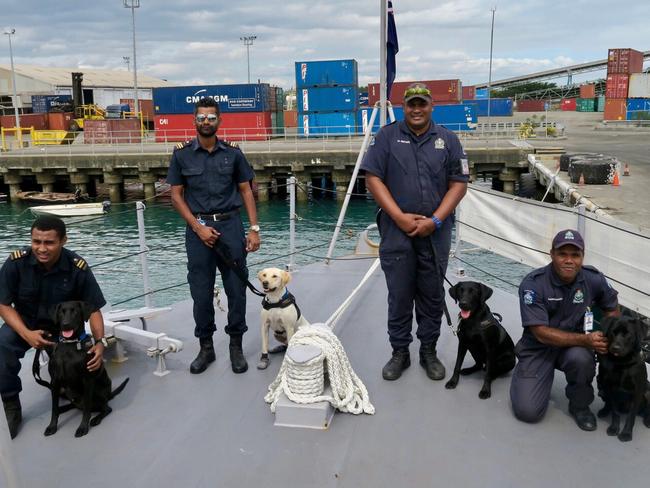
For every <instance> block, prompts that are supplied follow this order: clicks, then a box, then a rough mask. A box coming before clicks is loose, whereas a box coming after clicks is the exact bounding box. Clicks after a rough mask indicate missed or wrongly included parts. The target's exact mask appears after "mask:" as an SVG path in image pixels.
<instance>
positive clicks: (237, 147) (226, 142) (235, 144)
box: [221, 139, 241, 151]
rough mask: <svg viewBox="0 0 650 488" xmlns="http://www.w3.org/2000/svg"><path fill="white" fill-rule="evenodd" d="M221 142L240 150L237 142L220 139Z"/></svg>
mask: <svg viewBox="0 0 650 488" xmlns="http://www.w3.org/2000/svg"><path fill="white" fill-rule="evenodd" d="M221 142H223V143H224V144H225V145H226V146H228V147H232V148H233V149H239V150H240V151H241V149H240V147H239V144H237V143H236V142H233V141H227V140H226V139H221Z"/></svg>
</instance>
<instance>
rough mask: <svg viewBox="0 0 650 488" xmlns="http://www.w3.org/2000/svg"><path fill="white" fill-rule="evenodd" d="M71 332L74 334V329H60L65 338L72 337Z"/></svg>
mask: <svg viewBox="0 0 650 488" xmlns="http://www.w3.org/2000/svg"><path fill="white" fill-rule="evenodd" d="M72 334H74V330H72V329H70V330H62V331H61V335H62V336H63V337H64V338H66V339H70V337H72Z"/></svg>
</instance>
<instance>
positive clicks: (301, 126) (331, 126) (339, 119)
mask: <svg viewBox="0 0 650 488" xmlns="http://www.w3.org/2000/svg"><path fill="white" fill-rule="evenodd" d="M356 120H357V112H333V113H316V114H298V135H301V136H325V135H328V136H336V135H349V134H356V132H357V124H356Z"/></svg>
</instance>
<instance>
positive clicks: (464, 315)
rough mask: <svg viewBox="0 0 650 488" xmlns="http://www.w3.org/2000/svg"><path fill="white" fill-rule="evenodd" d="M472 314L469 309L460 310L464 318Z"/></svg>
mask: <svg viewBox="0 0 650 488" xmlns="http://www.w3.org/2000/svg"><path fill="white" fill-rule="evenodd" d="M471 314H472V312H470V311H469V310H461V311H460V317H461V318H462V319H468V318H469V316H470V315H471Z"/></svg>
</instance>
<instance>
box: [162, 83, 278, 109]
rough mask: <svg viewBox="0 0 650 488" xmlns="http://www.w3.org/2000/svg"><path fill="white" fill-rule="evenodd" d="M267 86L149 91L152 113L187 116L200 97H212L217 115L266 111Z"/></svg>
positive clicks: (182, 88) (167, 88)
mask: <svg viewBox="0 0 650 488" xmlns="http://www.w3.org/2000/svg"><path fill="white" fill-rule="evenodd" d="M269 92H270V90H269V85H268V84H267V83H259V84H257V83H256V84H250V85H248V84H243V85H207V86H174V87H165V88H154V89H153V106H154V111H155V113H156V114H191V113H193V112H194V104H195V103H196V102H198V101H199V100H200V99H201V98H205V97H209V98H213V99H214V100H216V101H217V102H218V103H219V110H220V111H221V112H268V111H269V110H270V103H269V98H268V97H269Z"/></svg>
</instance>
